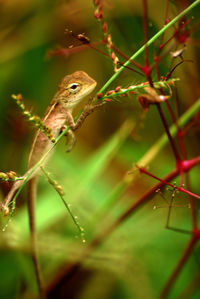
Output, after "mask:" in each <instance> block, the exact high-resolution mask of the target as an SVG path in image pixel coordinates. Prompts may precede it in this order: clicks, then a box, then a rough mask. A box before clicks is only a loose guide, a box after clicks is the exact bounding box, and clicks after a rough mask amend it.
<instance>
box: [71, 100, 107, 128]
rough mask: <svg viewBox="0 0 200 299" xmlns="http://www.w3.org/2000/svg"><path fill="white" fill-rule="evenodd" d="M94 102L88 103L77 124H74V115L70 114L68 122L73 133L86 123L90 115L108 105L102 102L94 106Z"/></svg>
mask: <svg viewBox="0 0 200 299" xmlns="http://www.w3.org/2000/svg"><path fill="white" fill-rule="evenodd" d="M92 101H93V99H90V100H89V101H88V103H87V104H86V106H85V107H84V109H83V112H82V113H81V115H80V117H79V118H78V120H77V121H76V122H74V119H73V116H72V114H71V113H68V115H67V119H66V121H67V123H68V125H69V126H70V128H71V129H72V130H73V131H75V130H77V129H78V128H79V127H80V126H81V125H82V123H83V122H84V120H85V119H86V117H87V116H88V115H90V114H91V113H92V112H93V111H94V110H96V109H97V108H99V107H101V106H103V105H104V104H106V102H105V101H102V102H101V103H99V104H92Z"/></svg>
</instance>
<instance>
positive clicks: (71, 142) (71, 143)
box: [60, 126, 76, 153]
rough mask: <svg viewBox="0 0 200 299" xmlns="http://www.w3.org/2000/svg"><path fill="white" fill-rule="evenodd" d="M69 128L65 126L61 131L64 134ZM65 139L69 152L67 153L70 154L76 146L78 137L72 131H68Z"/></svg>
mask: <svg viewBox="0 0 200 299" xmlns="http://www.w3.org/2000/svg"><path fill="white" fill-rule="evenodd" d="M66 127H67V126H63V127H62V128H61V130H60V132H63V131H64V130H65V129H66ZM65 137H66V139H67V142H66V144H67V150H66V152H67V153H69V152H71V150H72V149H73V148H74V146H75V144H76V137H75V135H74V132H73V131H72V130H68V131H67V133H66V134H65Z"/></svg>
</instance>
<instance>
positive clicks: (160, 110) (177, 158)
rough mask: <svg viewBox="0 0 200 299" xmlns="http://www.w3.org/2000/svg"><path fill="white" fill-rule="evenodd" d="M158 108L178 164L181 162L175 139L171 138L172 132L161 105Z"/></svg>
mask: <svg viewBox="0 0 200 299" xmlns="http://www.w3.org/2000/svg"><path fill="white" fill-rule="evenodd" d="M157 108H158V112H159V114H160V117H161V120H162V123H163V125H164V128H165V131H166V133H167V136H168V139H169V142H170V144H171V147H172V150H173V153H174V156H175V159H176V162H179V161H180V157H179V153H178V151H177V149H176V146H175V144H174V141H173V139H172V136H171V134H170V132H169V128H168V125H167V123H166V120H165V117H164V114H163V112H162V109H161V106H160V104H159V103H158V104H157Z"/></svg>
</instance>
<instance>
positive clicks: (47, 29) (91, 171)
mask: <svg viewBox="0 0 200 299" xmlns="http://www.w3.org/2000/svg"><path fill="white" fill-rule="evenodd" d="M103 3H104V6H103V8H104V12H105V18H106V20H107V22H108V25H109V30H110V31H111V33H112V37H113V42H114V43H115V45H116V46H117V47H118V48H120V50H121V51H123V52H124V53H126V54H127V55H132V53H134V52H135V51H136V50H137V49H139V47H140V46H141V45H142V44H143V42H144V39H143V27H142V26H143V25H142V22H143V17H142V1H131V0H126V1H117V0H115V1H104V2H103ZM180 3H181V1H172V2H170V3H169V14H170V18H173V16H175V15H176V14H178V12H179V11H180V10H181V9H183V8H184V7H183V6H181V5H179V4H180ZM189 3H190V1H185V4H186V5H189ZM182 4H183V1H182ZM148 13H149V35H150V36H152V35H153V34H154V33H156V32H157V31H158V30H159V29H160V28H162V26H163V23H164V14H165V1H158V0H151V1H149V9H148ZM93 14H94V6H93V3H92V1H89V0H84V1H81V0H71V1H70V0H69V1H64V0H57V1H56V0H54V1H52V0H48V1H47V0H43V1H39V0H29V1H25V0H11V1H5V0H0V16H1V24H0V29H1V30H0V49H1V51H0V65H1V67H0V119H1V121H0V132H1V134H0V157H1V169H0V171H9V170H13V171H16V172H17V174H19V175H23V174H24V172H25V171H26V167H27V166H26V165H27V162H26V161H27V157H28V152H29V148H30V144H31V140H32V138H33V134H34V131H35V129H34V128H33V127H32V126H31V125H30V124H28V123H27V121H26V120H25V119H24V118H23V116H22V115H21V113H20V111H19V109H18V107H17V106H16V104H15V103H14V102H13V100H12V99H11V94H13V93H14V94H17V93H22V94H23V96H24V102H25V105H26V107H27V109H30V110H31V111H32V112H33V113H36V114H38V115H40V116H42V115H43V113H44V111H45V109H46V107H47V106H48V104H49V102H50V100H51V98H52V97H53V95H54V93H55V92H56V90H57V86H58V84H59V83H60V81H61V79H62V78H63V77H64V76H65V75H66V74H70V73H73V72H74V71H76V70H83V71H85V72H87V73H88V74H89V75H90V76H91V77H93V78H94V79H95V80H96V81H97V82H98V86H97V90H98V89H100V88H101V86H102V85H103V84H104V83H105V82H106V81H107V80H108V79H109V78H110V77H111V75H112V74H113V68H112V62H111V60H110V59H109V58H107V57H105V56H103V55H101V54H99V53H98V52H97V51H95V50H94V49H90V48H87V47H85V46H82V45H81V44H80V42H79V41H77V40H76V39H74V38H73V37H72V36H71V35H69V34H67V33H66V29H69V30H72V31H73V32H74V34H78V33H85V34H86V35H87V36H88V37H89V38H90V40H91V42H92V43H95V42H97V44H99V43H100V41H101V40H102V38H103V37H102V32H101V26H100V24H99V22H98V21H97V20H96V19H95V18H94V16H93ZM192 15H193V16H195V19H194V21H193V22H192V25H191V36H190V39H189V42H188V45H187V50H186V51H185V54H184V58H185V59H191V60H193V63H185V64H183V65H182V66H181V67H179V68H178V69H177V71H176V72H175V73H174V75H173V76H174V77H178V78H180V82H179V83H178V84H177V91H176V92H177V94H178V95H179V100H180V112H181V114H182V113H183V112H184V111H186V110H187V108H188V107H189V106H191V105H192V104H193V103H194V102H195V101H196V100H197V99H198V97H199V94H200V86H199V83H198V82H199V55H198V52H199V45H200V44H199V40H198V33H199V31H198V28H197V27H198V26H197V25H198V24H197V23H198V17H199V7H198V9H196V10H194V11H193V12H192ZM195 24H196V25H195ZM170 32H172V29H170V31H169V32H168V33H167V36H170ZM70 45H73V46H74V48H72V50H70V51H69V53H68V55H51V53H52V51H53V50H56V49H59V48H66V49H67V48H68V47H69V46H70ZM157 45H159V41H157ZM99 47H100V48H101V49H103V50H104V51H105V52H106V49H105V48H104V46H103V45H102V44H101V43H100V45H99ZM73 49H75V50H73ZM153 51H154V49H153V47H151V48H150V55H151V59H152V54H153ZM122 60H123V59H122ZM143 61H144V58H143V56H141V57H139V58H138V60H137V62H138V63H143ZM170 65H171V56H170V55H167V57H166V58H165V59H164V60H163V62H162V63H160V72H161V75H166V73H167V72H168V71H169V70H170ZM153 78H154V79H155V78H156V77H155V75H154V76H153ZM144 81H146V79H145V78H143V77H141V76H139V75H138V74H136V73H134V72H133V71H131V70H128V69H126V70H125V71H124V72H123V73H122V74H121V75H120V76H119V77H118V78H117V80H116V81H114V82H113V85H112V86H111V87H110V89H112V88H114V87H116V86H118V85H122V86H124V87H127V86H129V85H132V84H139V83H141V82H144ZM172 107H173V109H175V105H173V102H172ZM80 108H81V105H80V107H79V109H77V111H78V110H80ZM77 111H76V112H77ZM165 112H166V110H165ZM167 119H168V121H169V124H170V123H171V120H170V117H169V115H167ZM163 132H164V131H163V127H162V124H161V121H160V119H159V116H158V113H157V111H156V109H155V107H153V106H152V107H151V108H150V109H149V111H148V113H145V112H144V111H143V110H142V108H141V106H140V105H139V103H138V101H137V98H136V96H133V95H131V96H129V97H124V98H119V99H116V101H114V103H108V104H107V105H106V106H105V107H103V108H102V109H100V110H99V111H96V112H95V113H93V114H92V115H91V116H89V117H88V118H87V119H86V121H85V123H84V124H83V126H82V127H81V129H79V130H78V131H77V132H76V137H77V144H76V147H75V148H74V149H73V151H72V152H71V153H70V154H67V153H66V142H65V140H62V141H61V142H59V144H58V146H57V147H56V151H55V153H54V156H53V157H52V159H51V161H50V162H49V163H48V165H47V167H46V169H47V170H48V171H49V172H50V173H51V175H52V176H53V177H54V178H55V179H56V180H57V181H58V182H59V183H60V184H61V185H62V186H63V188H64V190H65V193H66V200H67V202H68V203H70V204H71V205H72V206H71V208H72V211H73V213H74V215H76V216H77V217H78V221H79V223H80V224H81V226H83V227H84V229H85V238H86V241H87V242H89V240H90V239H91V238H92V236H93V235H94V234H95V230H96V229H98V231H102V230H103V229H104V228H105V227H106V226H107V225H108V224H109V223H111V222H112V221H113V219H116V218H117V216H118V215H120V214H121V213H122V211H124V210H125V209H126V207H128V206H129V205H130V203H131V202H133V201H134V200H137V199H138V198H139V197H140V196H141V195H142V194H143V193H144V192H145V191H146V190H147V189H148V188H149V187H150V186H152V185H153V184H154V183H155V180H153V179H151V178H149V177H147V176H145V175H143V176H138V178H137V180H136V181H135V182H134V183H133V184H132V185H131V186H130V187H129V188H128V189H127V190H126V192H125V193H123V195H122V196H121V197H120V196H119V194H116V195H114V196H113V197H112V203H111V201H110V202H109V198H110V194H112V191H113V190H115V187H116V186H117V184H118V183H120V182H122V180H123V177H124V175H125V174H126V172H127V171H128V170H130V169H131V167H132V164H133V163H136V162H137V161H138V160H139V159H140V158H142V157H143V155H144V154H145V152H146V151H147V150H148V149H149V148H150V147H151V146H152V145H153V144H154V143H155V142H156V140H157V139H158V138H159V137H160V136H161V135H162V134H163ZM63 139H65V138H63ZM185 141H186V148H187V151H188V157H189V158H192V157H194V156H195V155H198V153H199V129H198V126H194V127H193V128H192V129H191V130H190V131H189V133H188V134H187V136H186V138H185ZM149 166H150V172H152V173H154V174H155V175H157V176H159V177H163V176H164V175H166V174H167V173H168V172H169V171H170V170H172V169H173V168H174V157H173V155H172V152H171V149H170V147H169V145H167V146H166V147H165V148H164V150H162V152H160V153H159V155H158V156H156V157H155V159H154V160H153V161H152V163H151V164H150V165H149ZM191 178H192V180H191V182H192V183H191V186H192V190H193V192H196V193H197V194H198V193H199V169H198V167H197V168H196V169H194V170H192V171H191ZM178 183H179V180H178V179H177V184H178ZM10 187H11V183H1V193H0V196H1V200H3V198H4V196H5V194H6V193H7V192H8V190H9V188H10ZM163 192H164V193H163V196H164V197H165V198H166V199H167V200H170V198H171V196H172V193H171V192H170V191H168V190H165V191H163ZM175 201H176V204H177V205H181V207H179V208H174V209H173V211H172V215H171V218H170V222H171V224H172V226H173V227H176V228H182V229H191V219H190V217H191V216H190V210H189V209H188V208H187V207H186V204H187V203H188V198H187V196H185V195H183V194H177V195H176V197H175ZM155 206H156V207H159V206H162V208H157V209H154V207H155ZM36 212H37V229H38V235H39V242H38V246H39V252H40V260H41V261H40V262H41V265H42V272H43V275H44V281H45V283H46V284H47V283H48V282H49V281H51V280H52V279H53V278H55V277H56V273H57V272H56V271H57V270H58V269H59V268H60V266H62V265H64V264H67V263H72V262H73V261H74V260H75V259H76V257H77V256H78V254H79V253H80V252H81V251H82V250H83V249H84V246H87V245H85V244H82V242H81V240H80V238H79V237H78V236H77V235H78V232H77V229H76V227H75V226H74V224H73V223H72V220H71V218H70V216H69V214H68V213H67V211H66V209H65V207H64V205H63V203H62V202H61V200H60V198H59V196H58V195H57V193H56V192H55V191H54V190H53V188H52V186H50V185H49V184H48V182H47V181H46V179H45V178H44V177H43V176H41V177H40V183H39V190H38V198H37V209H36ZM104 213H105V214H104ZM107 213H108V215H107ZM167 213H168V206H167V204H166V202H165V201H164V200H163V198H162V197H161V196H160V195H159V194H156V195H155V198H154V199H153V200H150V201H148V203H147V204H146V205H145V207H143V208H142V209H141V210H139V211H137V213H136V214H135V215H133V217H130V218H129V219H128V221H126V222H125V223H124V224H123V225H121V226H120V227H119V228H118V229H117V230H116V231H115V232H114V233H113V234H112V235H111V236H110V237H109V239H108V240H107V241H106V242H105V243H104V244H103V246H101V247H100V248H98V250H97V251H95V252H94V253H93V255H92V256H91V257H90V258H89V259H88V261H87V262H86V263H85V264H84V266H83V268H82V270H81V271H80V275H79V276H77V277H76V279H74V281H73V282H72V284H71V289H68V290H67V291H66V292H68V293H65V294H64V295H63V297H61V298H67V297H66V296H67V294H68V296H69V294H70V298H148V299H149V298H158V297H159V294H160V292H161V290H162V288H163V286H164V285H165V283H166V281H167V279H168V278H169V276H170V274H171V273H172V271H173V269H174V268H175V266H176V264H177V261H178V260H179V258H180V256H181V253H182V252H183V251H184V248H185V246H186V244H187V242H188V240H189V235H187V234H186V235H185V234H181V233H177V232H173V231H170V230H166V229H165V225H166V221H167ZM198 214H199V210H198ZM106 215H107V216H106ZM6 221H7V220H6V219H5V217H3V216H1V227H2V228H3V227H4V226H5V223H6ZM0 234H1V239H0V240H1V241H0V269H1V279H0V298H30V296H32V294H36V285H35V278H34V270H33V267H32V262H31V259H30V253H29V229H28V218H27V211H26V190H24V191H23V192H22V194H20V196H19V198H18V200H17V208H16V211H15V215H14V217H13V218H12V219H11V222H10V223H9V225H8V227H7V229H6V231H5V232H1V233H0ZM87 242H86V244H87ZM198 251H199V247H198V246H197V247H196V250H195V252H193V254H192V256H191V257H190V259H189V261H188V263H187V264H186V266H185V267H184V269H183V271H182V272H181V275H180V276H179V278H178V280H177V282H176V284H175V286H174V288H173V289H172V291H171V293H170V298H199V296H200V290H199V282H198V277H199V253H198ZM191 273H192V274H191ZM196 281H197V282H196ZM184 292H185V293H184ZM187 292H188V293H187ZM180 294H182V296H183V297H177V296H178V295H180ZM184 294H191V296H192V297H184V296H185V295H184ZM180 296H181V295H180Z"/></svg>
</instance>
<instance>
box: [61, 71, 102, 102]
mask: <svg viewBox="0 0 200 299" xmlns="http://www.w3.org/2000/svg"><path fill="white" fill-rule="evenodd" d="M96 84H97V82H96V81H95V80H94V79H92V78H91V77H89V76H88V75H87V74H86V73H85V72H82V71H77V72H75V73H73V74H71V75H67V76H65V77H64V79H63V80H62V82H61V84H60V86H59V93H60V101H61V102H62V105H63V106H65V105H66V107H67V108H73V106H75V105H77V103H79V102H80V101H81V100H82V99H83V98H84V97H85V96H87V95H88V94H90V93H91V92H92V91H93V90H94V88H95V87H96Z"/></svg>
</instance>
